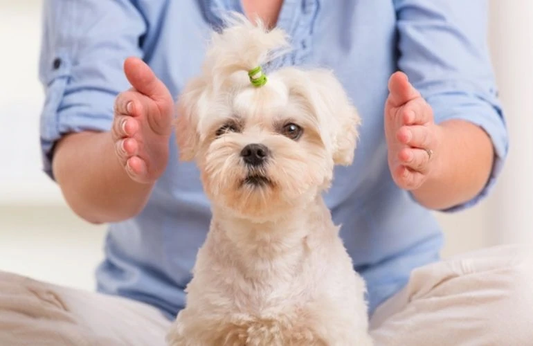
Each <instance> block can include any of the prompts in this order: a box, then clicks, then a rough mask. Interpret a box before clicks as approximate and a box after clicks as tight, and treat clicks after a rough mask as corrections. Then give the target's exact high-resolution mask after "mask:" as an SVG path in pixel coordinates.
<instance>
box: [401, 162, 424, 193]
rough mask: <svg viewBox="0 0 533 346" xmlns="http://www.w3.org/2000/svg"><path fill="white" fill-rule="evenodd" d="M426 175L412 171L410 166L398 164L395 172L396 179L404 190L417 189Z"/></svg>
mask: <svg viewBox="0 0 533 346" xmlns="http://www.w3.org/2000/svg"><path fill="white" fill-rule="evenodd" d="M425 179H426V177H425V175H423V174H422V173H420V172H416V171H412V170H410V169H409V168H408V167H405V166H398V167H397V168H396V170H395V172H394V181H395V182H396V184H397V185H398V186H399V187H400V188H402V189H404V190H416V189H417V188H419V187H420V186H421V185H422V184H423V183H424V181H425Z"/></svg>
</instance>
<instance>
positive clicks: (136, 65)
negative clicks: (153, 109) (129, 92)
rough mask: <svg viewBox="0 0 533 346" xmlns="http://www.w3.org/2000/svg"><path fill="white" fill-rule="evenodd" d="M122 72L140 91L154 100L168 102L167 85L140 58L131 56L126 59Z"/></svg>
mask: <svg viewBox="0 0 533 346" xmlns="http://www.w3.org/2000/svg"><path fill="white" fill-rule="evenodd" d="M124 73H125V74H126V78H128V81H129V82H130V83H131V85H132V86H133V87H134V88H135V89H136V90H137V91H139V92H140V93H142V94H144V95H146V96H148V97H149V98H151V99H153V100H154V101H162V102H168V99H169V97H170V94H169V92H168V89H167V87H166V86H165V85H164V84H163V82H161V81H160V80H159V79H158V78H157V77H156V76H155V74H154V72H153V71H152V69H150V67H149V66H148V65H147V64H146V63H145V62H144V61H142V60H141V59H139V58H133V57H132V58H128V59H126V61H125V62H124ZM170 98H171V97H170Z"/></svg>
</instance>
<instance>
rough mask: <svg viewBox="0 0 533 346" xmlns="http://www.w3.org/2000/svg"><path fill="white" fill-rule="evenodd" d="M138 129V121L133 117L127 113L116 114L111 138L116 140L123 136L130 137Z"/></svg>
mask: <svg viewBox="0 0 533 346" xmlns="http://www.w3.org/2000/svg"><path fill="white" fill-rule="evenodd" d="M138 130H139V123H138V122H137V120H136V119H135V118H132V117H129V116H127V115H117V116H115V119H114V120H113V128H112V131H111V132H112V134H113V140H114V141H117V140H119V139H121V138H124V137H131V136H133V135H135V134H136V133H137V131H138Z"/></svg>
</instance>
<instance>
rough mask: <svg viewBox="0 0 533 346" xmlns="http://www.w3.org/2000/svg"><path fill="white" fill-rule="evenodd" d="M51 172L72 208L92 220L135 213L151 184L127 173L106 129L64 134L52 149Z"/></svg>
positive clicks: (122, 218) (95, 221)
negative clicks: (132, 177) (135, 179)
mask: <svg viewBox="0 0 533 346" xmlns="http://www.w3.org/2000/svg"><path fill="white" fill-rule="evenodd" d="M53 172H54V176H55V178H56V180H57V182H58V184H59V186H60V187H61V191H62V192H63V195H64V197H65V199H66V201H67V203H68V204H69V206H70V207H71V208H72V210H73V211H74V212H75V213H76V214H78V215H79V216H80V217H82V218H83V219H85V220H87V221H89V222H92V223H104V222H116V221H121V220H125V219H128V218H131V217H133V216H135V215H136V214H137V213H139V212H140V211H141V210H142V208H143V207H144V205H145V204H146V201H147V200H148V197H149V195H150V192H151V190H152V187H153V184H141V183H138V182H135V181H133V180H132V179H131V178H130V177H129V176H128V174H127V173H126V171H125V169H124V167H122V166H121V164H120V162H119V160H118V159H117V157H116V154H115V148H114V142H113V140H112V138H111V134H110V133H109V132H101V133H96V132H82V133H76V134H70V135H67V136H65V137H64V138H63V139H62V140H60V142H59V143H58V144H57V147H56V149H55V154H54V160H53Z"/></svg>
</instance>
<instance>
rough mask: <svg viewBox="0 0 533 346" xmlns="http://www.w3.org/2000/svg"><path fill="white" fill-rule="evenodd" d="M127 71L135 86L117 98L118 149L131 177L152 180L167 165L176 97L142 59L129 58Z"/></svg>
mask: <svg viewBox="0 0 533 346" xmlns="http://www.w3.org/2000/svg"><path fill="white" fill-rule="evenodd" d="M124 72H125V74H126V77H127V78H128V80H129V82H130V83H131V85H132V88H131V89H130V90H128V91H125V92H123V93H121V94H119V95H118V97H117V98H116V100H115V119H114V121H113V127H112V130H111V135H112V138H113V141H114V142H115V152H116V155H117V157H118V159H119V161H120V163H121V164H122V166H123V167H124V169H125V170H126V172H127V173H128V175H129V176H130V177H131V179H133V180H134V181H136V182H139V183H153V182H155V181H156V180H157V179H158V178H159V177H160V176H161V175H162V174H163V172H164V170H165V168H166V166H167V162H168V151H169V148H168V145H169V144H168V142H169V138H170V135H171V131H172V126H171V122H172V116H173V108H174V101H173V99H172V96H171V95H170V92H169V91H168V89H167V88H166V86H165V85H164V84H163V82H161V81H160V80H159V79H157V77H156V76H155V75H154V73H153V72H152V70H151V69H150V67H148V65H146V64H145V63H144V62H143V61H142V60H140V59H138V58H128V59H127V60H126V61H125V63H124Z"/></svg>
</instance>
